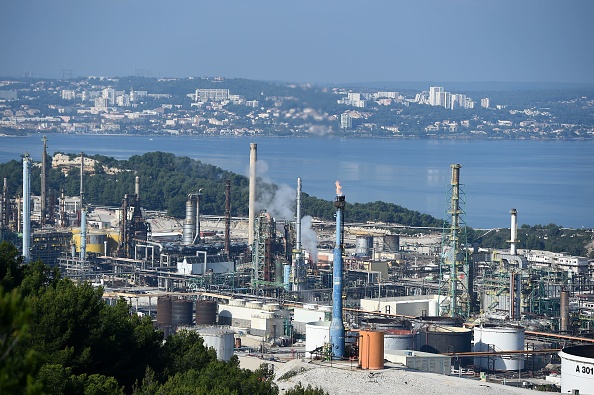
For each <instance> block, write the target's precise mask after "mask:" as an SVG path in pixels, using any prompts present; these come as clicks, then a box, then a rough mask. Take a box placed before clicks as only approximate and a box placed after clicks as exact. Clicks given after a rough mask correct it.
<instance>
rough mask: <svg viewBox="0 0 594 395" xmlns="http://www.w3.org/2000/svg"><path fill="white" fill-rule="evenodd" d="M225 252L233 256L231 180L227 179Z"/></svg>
mask: <svg viewBox="0 0 594 395" xmlns="http://www.w3.org/2000/svg"><path fill="white" fill-rule="evenodd" d="M225 252H226V253H227V256H228V257H230V256H231V180H225Z"/></svg>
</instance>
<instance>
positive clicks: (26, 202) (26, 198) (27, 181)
mask: <svg viewBox="0 0 594 395" xmlns="http://www.w3.org/2000/svg"><path fill="white" fill-rule="evenodd" d="M23 258H24V262H25V263H29V260H30V259H31V158H29V154H25V156H24V157H23Z"/></svg>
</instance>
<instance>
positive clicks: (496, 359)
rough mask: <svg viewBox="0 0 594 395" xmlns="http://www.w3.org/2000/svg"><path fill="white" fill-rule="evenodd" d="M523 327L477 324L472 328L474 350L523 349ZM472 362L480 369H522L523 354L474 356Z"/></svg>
mask: <svg viewBox="0 0 594 395" xmlns="http://www.w3.org/2000/svg"><path fill="white" fill-rule="evenodd" d="M524 333H525V330H524V327H523V326H519V325H513V326H511V325H510V326H491V325H485V326H477V327H475V328H474V351H477V352H480V351H485V352H486V351H519V350H523V349H524ZM474 364H475V365H477V366H480V367H481V368H482V369H488V370H496V371H505V370H512V371H513V370H521V369H524V355H522V354H512V355H490V356H484V357H474Z"/></svg>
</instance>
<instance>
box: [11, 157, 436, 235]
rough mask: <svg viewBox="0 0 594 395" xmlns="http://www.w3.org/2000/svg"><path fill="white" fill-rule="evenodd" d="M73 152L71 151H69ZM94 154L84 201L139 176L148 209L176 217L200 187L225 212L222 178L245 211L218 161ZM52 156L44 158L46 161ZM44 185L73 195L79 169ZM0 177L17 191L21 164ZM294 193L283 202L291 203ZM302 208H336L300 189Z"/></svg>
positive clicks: (211, 206) (383, 212)
mask: <svg viewBox="0 0 594 395" xmlns="http://www.w3.org/2000/svg"><path fill="white" fill-rule="evenodd" d="M72 157H74V155H72ZM90 158H92V159H95V160H97V165H96V166H95V171H94V174H91V175H88V176H86V177H85V178H84V190H85V199H86V202H87V203H89V204H92V205H102V206H119V205H120V204H121V202H122V199H123V197H124V195H125V194H132V193H134V180H135V177H136V176H139V177H140V180H141V186H140V196H141V202H142V207H144V208H145V209H148V210H167V212H168V214H169V215H171V216H174V217H177V218H183V217H184V215H185V202H186V200H187V195H188V194H189V193H197V192H198V191H200V190H202V192H201V193H202V198H201V201H200V212H201V213H203V214H205V215H224V213H225V180H227V179H228V180H230V181H231V201H232V215H235V216H247V215H248V192H249V180H248V178H247V177H245V176H241V175H238V174H235V173H232V172H229V171H225V170H223V169H221V168H219V167H216V166H213V165H209V164H206V163H202V162H201V161H198V160H193V159H190V158H188V157H178V156H175V155H174V154H171V153H164V152H149V153H146V154H144V155H142V156H138V155H135V156H132V157H131V158H129V159H128V160H121V161H120V160H116V159H114V158H110V157H106V156H101V155H95V156H90ZM50 161H51V159H50V160H48V163H50ZM109 168H118V169H121V170H122V171H120V172H119V173H117V174H108V172H106V169H109ZM40 174H41V166H40V165H39V164H37V165H36V166H33V170H32V176H31V189H32V191H33V194H35V195H39V194H40V193H41V181H40V179H41V176H40ZM47 174H48V176H47V185H48V189H49V190H51V191H54V192H53V193H54V194H58V193H59V191H60V190H61V189H64V192H65V193H66V195H67V196H78V195H79V190H80V170H79V169H78V168H74V169H71V170H70V172H68V173H63V172H62V171H60V170H59V169H50V168H48V170H47ZM0 177H7V178H8V187H9V193H12V194H15V193H18V192H19V191H20V190H21V188H22V186H21V185H22V164H21V162H18V161H15V160H13V161H10V162H7V163H4V164H1V165H0ZM259 185H260V186H261V187H260V188H259V190H260V192H259V193H260V194H263V195H264V194H266V195H270V194H272V193H274V191H275V190H277V188H278V187H277V186H276V185H266V184H264V183H263V182H262V181H261V180H260V184H259ZM294 204H295V202H294V198H293V199H292V200H291V201H290V202H287V205H288V206H291V207H293V206H294ZM302 210H303V213H304V214H307V215H311V216H314V217H317V218H320V219H323V220H332V219H333V218H334V214H335V208H334V205H333V202H332V201H327V200H322V199H318V198H315V197H313V196H309V195H307V194H304V197H303V206H302ZM346 210H347V212H348V216H349V217H348V220H349V222H366V221H382V222H390V223H398V224H402V225H407V226H433V227H440V226H441V225H442V221H441V220H438V219H436V218H434V217H432V216H430V215H427V214H421V213H419V212H418V211H412V210H408V209H405V208H403V207H401V206H398V205H395V204H391V203H383V202H373V203H354V204H351V203H347V206H346Z"/></svg>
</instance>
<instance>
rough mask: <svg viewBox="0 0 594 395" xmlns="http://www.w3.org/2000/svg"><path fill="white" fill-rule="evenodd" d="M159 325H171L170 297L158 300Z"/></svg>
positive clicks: (162, 297) (161, 297)
mask: <svg viewBox="0 0 594 395" xmlns="http://www.w3.org/2000/svg"><path fill="white" fill-rule="evenodd" d="M157 325H159V326H169V325H171V299H170V298H168V297H164V296H160V297H159V298H157Z"/></svg>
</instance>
